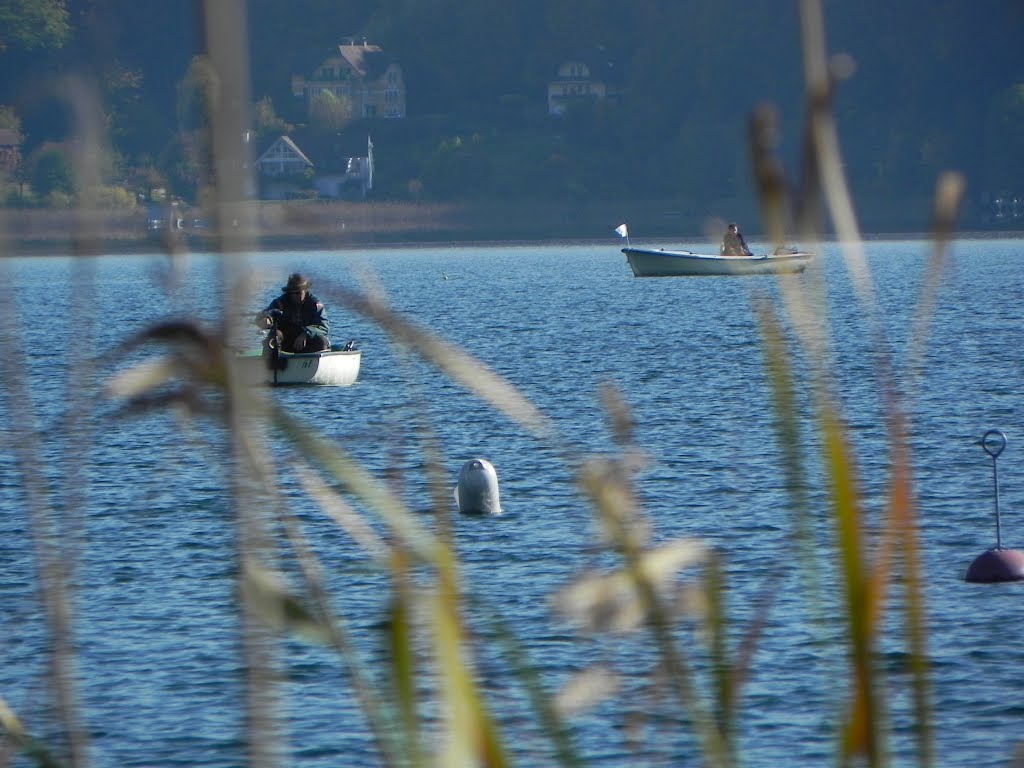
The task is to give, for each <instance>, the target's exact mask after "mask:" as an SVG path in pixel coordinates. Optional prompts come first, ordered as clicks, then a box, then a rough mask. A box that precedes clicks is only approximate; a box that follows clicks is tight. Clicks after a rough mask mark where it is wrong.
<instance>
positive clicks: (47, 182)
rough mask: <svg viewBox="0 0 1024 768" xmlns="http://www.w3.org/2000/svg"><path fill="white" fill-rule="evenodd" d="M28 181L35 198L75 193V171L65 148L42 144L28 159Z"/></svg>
mask: <svg viewBox="0 0 1024 768" xmlns="http://www.w3.org/2000/svg"><path fill="white" fill-rule="evenodd" d="M28 181H29V184H30V185H31V186H32V192H33V194H34V195H35V196H36V198H44V197H49V196H50V195H52V194H53V193H54V192H57V193H60V194H63V195H69V196H70V195H74V194H75V172H74V167H73V166H72V164H71V159H70V157H69V156H68V152H67V148H66V147H63V146H61V145H59V144H44V145H43V146H41V147H40V148H39V149H38V150H36V152H35V153H34V154H33V155H32V157H31V158H30V159H29V171H28Z"/></svg>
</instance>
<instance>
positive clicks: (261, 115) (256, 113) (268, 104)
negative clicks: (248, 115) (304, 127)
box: [252, 96, 294, 136]
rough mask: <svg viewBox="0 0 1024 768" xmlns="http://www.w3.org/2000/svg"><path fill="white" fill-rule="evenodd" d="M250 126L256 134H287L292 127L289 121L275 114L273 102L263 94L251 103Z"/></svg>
mask: <svg viewBox="0 0 1024 768" xmlns="http://www.w3.org/2000/svg"><path fill="white" fill-rule="evenodd" d="M252 127H253V130H254V131H256V135H257V136H266V135H277V136H279V135H282V134H284V135H287V134H289V133H291V132H292V129H293V128H294V126H292V125H291V124H290V123H288V122H286V121H285V120H283V119H282V118H280V117H278V116H277V112H276V111H275V110H274V102H273V101H272V100H271V98H270V97H269V96H264V97H263V98H262V99H260V100H259V101H257V102H256V103H255V104H253V105H252Z"/></svg>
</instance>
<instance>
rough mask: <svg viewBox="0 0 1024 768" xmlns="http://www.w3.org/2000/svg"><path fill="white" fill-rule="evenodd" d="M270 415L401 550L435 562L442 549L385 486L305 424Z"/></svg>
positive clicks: (273, 410)
mask: <svg viewBox="0 0 1024 768" xmlns="http://www.w3.org/2000/svg"><path fill="white" fill-rule="evenodd" d="M269 415H270V418H271V420H272V421H273V423H274V424H275V425H276V426H277V427H278V428H279V429H280V430H281V432H282V434H284V435H285V436H286V437H287V438H288V439H289V440H291V441H292V442H293V443H294V444H295V445H296V447H297V448H298V450H299V452H300V453H301V454H303V455H304V456H306V457H307V458H309V459H311V460H312V461H315V462H317V463H318V464H319V465H320V466H321V467H323V468H324V469H325V471H327V472H328V473H329V474H330V475H331V476H332V477H333V478H336V479H337V480H339V481H340V482H342V483H343V484H344V486H345V487H346V488H347V489H348V491H349V492H350V493H352V494H353V495H354V496H355V497H356V498H358V499H360V500H362V501H363V502H365V503H366V505H367V507H368V508H369V509H372V510H373V511H374V512H375V513H376V514H378V515H379V516H380V517H381V518H382V519H383V520H384V521H385V522H387V524H388V525H389V526H390V527H391V529H392V531H394V533H395V534H396V535H397V536H398V537H399V539H400V540H401V541H402V542H403V546H405V547H407V548H408V549H409V550H410V551H411V552H413V553H415V554H416V556H417V557H419V558H421V559H422V560H423V561H425V562H429V563H434V562H436V560H437V557H438V549H439V547H440V546H441V545H440V544H439V543H438V541H437V539H436V537H434V536H433V535H431V534H430V533H429V532H428V531H427V530H426V529H425V528H423V526H421V525H420V524H419V523H418V522H417V521H416V519H415V517H414V515H413V514H412V512H411V511H410V510H409V509H408V508H407V507H406V506H405V504H404V503H403V502H402V501H401V499H400V498H399V497H398V496H396V495H395V494H394V493H393V492H392V491H391V490H390V489H389V488H388V487H387V486H386V485H385V484H384V483H382V482H381V481H380V480H378V479H377V478H376V477H374V476H373V475H371V474H370V473H369V472H367V471H366V470H365V469H364V468H363V467H362V466H360V465H359V463H358V462H356V461H354V460H352V459H351V457H349V456H348V455H347V454H346V453H345V452H344V451H343V450H342V449H341V448H340V447H339V446H337V445H334V444H332V443H330V442H328V441H327V440H325V439H323V438H322V437H321V436H319V435H317V434H315V433H312V432H311V431H310V430H309V428H308V426H307V425H306V424H304V423H302V422H301V421H299V420H298V419H295V418H294V417H292V416H290V415H288V414H287V413H285V412H284V411H283V410H282V409H280V408H271V409H270V412H269Z"/></svg>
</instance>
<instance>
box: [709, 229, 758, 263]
mask: <svg viewBox="0 0 1024 768" xmlns="http://www.w3.org/2000/svg"><path fill="white" fill-rule="evenodd" d="M718 250H719V253H720V254H721V255H722V256H753V255H754V254H753V253H751V252H750V249H749V248H748V247H747V241H746V240H744V239H743V233H742V232H740V228H739V227H738V226H736V225H735V224H730V225H729V228H728V229H727V230H726V231H725V236H724V237H723V238H722V247H721V248H719V249H718Z"/></svg>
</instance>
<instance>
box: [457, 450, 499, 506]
mask: <svg viewBox="0 0 1024 768" xmlns="http://www.w3.org/2000/svg"><path fill="white" fill-rule="evenodd" d="M455 503H456V504H458V506H459V512H461V513H463V514H465V515H500V514H501V501H500V499H499V497H498V473H497V471H496V470H495V469H494V465H492V464H491V462H489V461H487V459H470V460H469V461H467V462H466V463H465V464H463V465H462V469H461V470H459V483H458V485H456V486H455Z"/></svg>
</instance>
